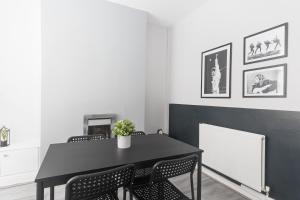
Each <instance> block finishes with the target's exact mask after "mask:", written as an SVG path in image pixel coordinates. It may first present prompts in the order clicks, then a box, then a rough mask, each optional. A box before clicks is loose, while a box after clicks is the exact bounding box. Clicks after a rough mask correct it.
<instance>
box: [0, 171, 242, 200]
mask: <svg viewBox="0 0 300 200" xmlns="http://www.w3.org/2000/svg"><path fill="white" fill-rule="evenodd" d="M195 180H196V179H195ZM172 182H173V183H174V184H175V185H176V186H177V187H178V188H179V189H180V190H181V191H183V192H184V193H185V194H186V195H187V196H190V184H189V177H188V176H186V175H184V176H181V177H176V178H175V179H173V180H172ZM195 189H196V184H195ZM121 192H122V191H120V193H119V194H120V196H121ZM195 194H197V193H196V192H195ZM64 195H65V191H64V186H59V187H56V188H55V200H63V199H64ZM0 199H1V200H35V184H34V183H31V184H26V185H21V186H16V187H10V188H5V189H0ZM127 199H128V198H127ZM45 200H49V190H46V191H45ZM202 200H247V199H246V198H245V197H243V196H241V195H240V194H238V193H236V192H234V191H233V190H231V189H229V188H227V187H226V186H224V185H222V184H220V183H218V182H216V181H215V180H213V179H211V178H210V177H208V176H205V175H203V177H202Z"/></svg>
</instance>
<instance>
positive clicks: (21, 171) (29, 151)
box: [0, 145, 39, 187]
mask: <svg viewBox="0 0 300 200" xmlns="http://www.w3.org/2000/svg"><path fill="white" fill-rule="evenodd" d="M38 164H39V147H38V146H37V145H11V146H9V147H4V148H1V149H0V187H6V186H11V185H16V184H21V183H26V182H32V181H34V178H35V175H36V172H37V169H38Z"/></svg>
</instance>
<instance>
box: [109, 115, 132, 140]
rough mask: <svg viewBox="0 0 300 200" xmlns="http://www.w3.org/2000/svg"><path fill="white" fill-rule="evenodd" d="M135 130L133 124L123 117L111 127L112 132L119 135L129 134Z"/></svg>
mask: <svg viewBox="0 0 300 200" xmlns="http://www.w3.org/2000/svg"><path fill="white" fill-rule="evenodd" d="M134 131H135V126H134V124H133V123H132V122H131V121H129V120H127V119H125V120H120V121H117V122H116V124H115V127H114V128H113V130H112V132H113V133H114V134H115V135H119V136H129V135H131V134H132V133H133V132H134Z"/></svg>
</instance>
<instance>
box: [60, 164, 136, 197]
mask: <svg viewBox="0 0 300 200" xmlns="http://www.w3.org/2000/svg"><path fill="white" fill-rule="evenodd" d="M134 169H135V168H134V165H125V166H122V167H118V168H115V169H111V170H108V171H104V172H98V173H93V174H87V175H79V176H75V177H73V178H71V179H70V180H69V181H68V182H67V185H66V192H65V200H119V198H118V189H119V188H121V187H126V188H129V191H130V194H131V186H132V182H133V177H134V176H133V175H134V171H135V170H134ZM123 198H125V197H123ZM130 199H132V195H130Z"/></svg>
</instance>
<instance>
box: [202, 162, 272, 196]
mask: <svg viewBox="0 0 300 200" xmlns="http://www.w3.org/2000/svg"><path fill="white" fill-rule="evenodd" d="M202 172H203V173H204V174H206V175H207V176H209V177H211V178H212V179H214V180H216V181H218V182H220V183H222V184H224V185H226V186H227V187H229V188H231V189H232V190H234V191H236V192H238V193H240V194H241V195H243V196H245V197H247V198H249V199H251V200H274V199H272V198H270V197H266V196H265V195H263V194H261V193H259V192H256V191H255V190H252V189H250V188H248V187H246V186H240V185H237V184H235V183H233V182H231V181H230V180H228V179H226V178H224V177H223V176H220V175H218V174H216V173H215V172H213V171H211V170H209V169H207V168H206V167H204V166H203V167H202Z"/></svg>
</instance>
